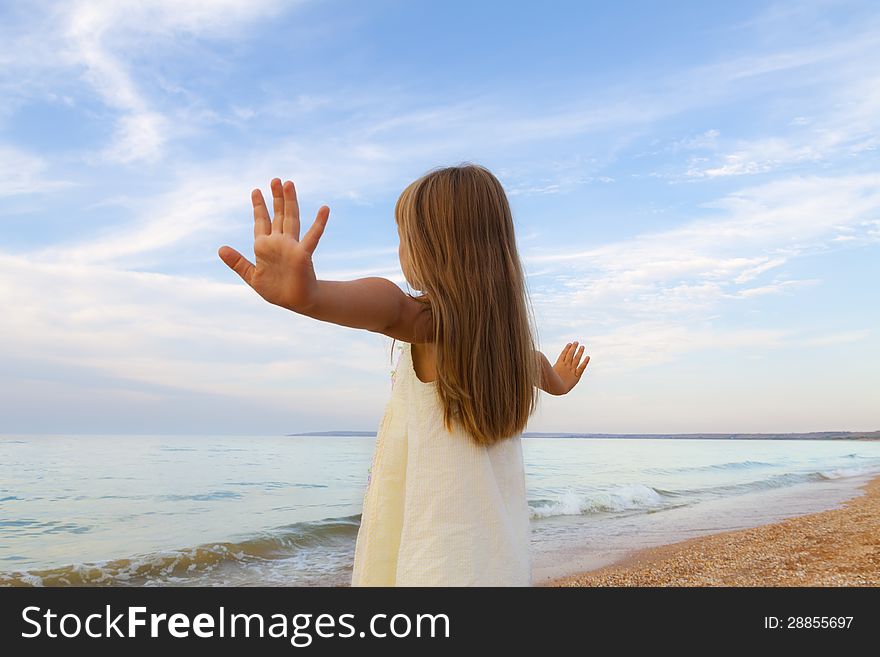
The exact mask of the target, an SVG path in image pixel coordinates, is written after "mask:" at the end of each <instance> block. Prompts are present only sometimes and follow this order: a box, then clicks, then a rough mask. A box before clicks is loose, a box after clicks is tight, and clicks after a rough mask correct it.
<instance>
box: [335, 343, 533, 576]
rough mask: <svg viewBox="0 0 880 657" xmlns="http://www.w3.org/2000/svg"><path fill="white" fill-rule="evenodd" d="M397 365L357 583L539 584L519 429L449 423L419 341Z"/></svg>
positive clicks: (369, 493)
mask: <svg viewBox="0 0 880 657" xmlns="http://www.w3.org/2000/svg"><path fill="white" fill-rule="evenodd" d="M402 344H403V347H402V349H401V351H400V356H399V357H398V360H397V367H396V369H395V370H394V372H393V374H392V388H391V398H390V399H389V400H388V403H387V405H386V407H385V413H384V415H383V417H382V421H381V423H380V426H379V431H378V433H377V436H376V446H375V451H374V454H373V462H372V466H371V467H370V476H369V479H368V482H367V489H366V492H365V494H364V502H363V511H362V513H361V524H360V528H359V529H358V535H357V543H356V546H355V554H354V567H353V570H352V580H351V585H352V586H531V585H532V576H531V565H532V564H531V556H530V551H529V535H530V527H529V507H528V503H527V501H526V490H525V469H524V466H523V454H522V443H521V440H522V438H521V435H518V436H515V437H512V438H508V439H505V440H502V441H500V442H498V443H496V444H494V445H492V446H490V447H486V446H481V445H478V444H477V443H476V442H475V441H474V440H473V438H471V436H470V434H468V433H466V431H465V430H464V428H463V427H462V426H461V424H460V423H459V422H457V421H456V422H453V424H452V427H453V430H452V432H451V433H450V432H447V430H446V428H445V427H444V426H443V409H442V406H441V403H440V399H439V397H438V395H437V382H436V381H431V382H428V383H425V382H423V381H421V380H419V378H418V377H417V376H416V374H415V370H414V369H413V365H412V351H411V345H410V344H409V343H407V342H404V343H402Z"/></svg>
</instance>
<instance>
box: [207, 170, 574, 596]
mask: <svg viewBox="0 0 880 657" xmlns="http://www.w3.org/2000/svg"><path fill="white" fill-rule="evenodd" d="M271 188H272V197H273V202H274V216H273V218H272V219H271V220H270V218H269V212H268V210H267V208H266V204H265V202H264V201H263V196H262V193H261V192H260V190H258V189H255V190H254V191H253V192H252V194H251V200H252V201H253V206H254V255H255V256H256V258H255V260H256V264H251V263H250V262H249V261H248V260H247V259H246V258H245V257H244V256H242V255H241V254H240V253H238V252H237V251H236V250H235V249H232V248H230V247H228V246H222V247H220V249H219V252H218V254H219V256H220V258H221V259H222V260H223V262H225V263H226V264H227V265H228V266H229V267H231V268H232V269H233V270H235V272H236V273H238V274H239V275H240V276H241V277H242V278H243V279H244V281H245V282H246V283H247V284H248V285H250V286H251V287H252V288H253V289H254V290H255V291H256V292H257V293H258V294H259V295H260V296H262V297H263V298H264V299H265V300H266V301H268V302H269V303H272V304H275V305H278V306H281V307H283V308H288V309H290V310H293V311H295V312H298V313H300V314H303V315H307V316H309V317H313V318H314V319H319V320H322V321H327V322H333V323H335V324H341V325H342V326H350V327H354V328H362V329H366V330H368V331H373V332H376V333H382V334H384V335H387V336H389V337H391V338H394V339H395V340H401V341H403V348H402V352H401V354H400V357H399V358H398V361H397V367H396V370H395V371H394V373H393V375H392V376H393V382H392V390H391V398H390V400H389V401H388V404H387V405H386V407H385V413H384V416H383V418H382V421H381V424H380V427H379V431H378V433H377V437H376V446H375V452H374V455H373V463H372V466H371V468H370V476H369V480H368V483H367V490H366V493H365V495H364V501H363V512H362V514H361V524H360V528H359V530H358V535H357V543H356V546H355V556H354V567H353V572H352V581H351V584H352V586H530V585H531V583H532V581H531V559H530V555H529V508H528V504H527V502H526V491H525V471H524V468H523V457H522V444H521V434H522V431H523V430H524V428H525V426H526V424H527V422H528V419H529V417H530V416H531V414H532V413H533V411H534V410H535V408H536V404H537V394H538V393H537V388H541V389H542V390H544V391H546V392H548V393H550V394H552V395H563V394H565V393H567V392H569V391H570V390H571V389H572V388H573V387H574V386H575V385H576V384H577V382H578V381H579V380H580V378H581V375H582V374H583V373H584V370H585V369H586V367H587V363H588V362H589V360H590V357H589V356H587V357H586V358H584V360H583V362H581V356H582V355H583V351H584V347H583V345H581V346H580V347H578V343H577V341H574V342H571V343H568V344H567V345H566V346H565V348H564V349H563V350H562V353H561V354H560V356H559V358H558V359H557V360H556V364H555V365H553V366H551V365H550V362H549V361H548V360H547V358H546V356H544V354H542V353H541V352H540V351H536V350H535V349H534V338H533V336H534V333H533V331H532V325H531V323H530V318H531V316H530V313H529V309H530V306H529V304H528V297H527V292H526V287H525V280H524V276H523V269H522V266H521V263H520V260H519V255H518V252H517V248H516V240H515V237H514V230H513V219H512V217H511V212H510V207H509V205H508V201H507V197H506V195H505V193H504V189H503V188H502V186H501V183H500V182H498V180H497V179H496V178H495V176H494V175H492V173H490V172H489V171H488V170H487V169H485V168H484V167H481V166H479V165H474V164H464V165H461V166H454V167H446V168H438V169H434V170H432V171H430V172H428V173H427V174H425V175H424V176H422V177H421V178H419V179H418V180H416V181H415V182H413V183H411V184H410V185H409V186H408V187H407V188H406V189H405V190H404V191H403V193H402V194H401V195H400V198H399V199H398V201H397V205H396V207H395V209H394V215H395V220H396V222H397V232H398V236H399V239H400V247H399V250H398V253H399V257H400V265H401V268H402V270H403V273H404V276H405V278H406V281H407V283H408V284H409V285H410V286H411V287H412V288H414V289H416V290H419V291H420V292H421V294H419V295H417V296H414V295H411V294H407V293H404V292H403V291H402V290H401V289H400V288H399V287H398V286H397V285H396V284H394V283H393V282H391V281H389V280H387V279H384V278H375V277H370V278H361V279H358V280H354V281H325V280H318V279H317V278H316V276H315V271H314V268H313V266H312V254H313V253H314V251H315V248H316V247H317V245H318V241H319V240H320V238H321V235H322V234H323V232H324V228H325V226H326V225H327V218H328V217H329V215H330V208H328V207H327V206H326V205H324V206H321V207H320V208H319V210H318V214H317V217H316V218H315V221H314V223H313V224H312V226H311V228H309V230H308V232H307V233H306V234H305V235H304V236H303V237H302V239H300V221H299V206H298V204H297V199H296V190H295V189H294V186H293V183H292V182H291V181H287V182H285V183H284V184H283V185H282V183H281V180H279V179H278V178H275V179H273V180H272V182H271ZM392 353H393V351H392Z"/></svg>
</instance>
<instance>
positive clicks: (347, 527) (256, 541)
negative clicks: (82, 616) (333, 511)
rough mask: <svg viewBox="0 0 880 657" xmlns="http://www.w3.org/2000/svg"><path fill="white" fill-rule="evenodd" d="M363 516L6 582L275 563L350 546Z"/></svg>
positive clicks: (23, 574)
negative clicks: (311, 551)
mask: <svg viewBox="0 0 880 657" xmlns="http://www.w3.org/2000/svg"><path fill="white" fill-rule="evenodd" d="M359 524H360V515H354V516H347V517H344V518H328V519H325V520H317V521H312V522H301V523H296V524H293V525H287V526H284V527H278V528H276V529H273V530H271V531H268V532H262V533H260V534H257V535H254V536H250V537H247V538H244V539H243V540H241V541H237V542H218V543H207V544H204V545H198V546H195V547H189V548H182V549H177V550H162V551H157V552H153V553H150V554H143V555H138V556H135V557H131V558H124V559H114V560H110V561H103V562H96V563H84V564H72V565H67V566H60V567H56V568H46V569H34V570H28V571H13V572H0V586H145V585H151V584H156V583H162V582H166V581H168V580H170V579H173V578H187V577H193V576H196V575H200V574H203V573H205V572H207V571H213V570H216V569H219V568H223V567H226V566H230V565H233V566H234V565H247V564H251V563H258V562H271V561H273V560H277V559H286V558H290V557H294V556H296V555H297V554H298V553H300V552H302V551H304V550H310V549H321V550H324V549H327V548H333V547H334V546H348V545H349V544H350V543H351V542H352V541H353V540H354V538H355V537H356V536H357V530H358V526H359Z"/></svg>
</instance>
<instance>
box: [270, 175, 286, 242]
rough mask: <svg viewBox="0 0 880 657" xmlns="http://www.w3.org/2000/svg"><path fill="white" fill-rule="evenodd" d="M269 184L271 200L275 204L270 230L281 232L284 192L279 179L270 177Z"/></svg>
mask: <svg viewBox="0 0 880 657" xmlns="http://www.w3.org/2000/svg"><path fill="white" fill-rule="evenodd" d="M269 186H270V187H271V188H272V202H273V205H274V206H275V212H274V214H273V215H272V232H273V233H281V232H283V226H284V194H283V192H282V190H281V179H280V178H272V182H270V183H269Z"/></svg>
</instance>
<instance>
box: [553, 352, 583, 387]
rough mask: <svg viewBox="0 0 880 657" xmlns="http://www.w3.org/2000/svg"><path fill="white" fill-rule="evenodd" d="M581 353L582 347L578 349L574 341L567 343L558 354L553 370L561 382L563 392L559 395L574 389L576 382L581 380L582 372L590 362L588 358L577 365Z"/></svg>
mask: <svg viewBox="0 0 880 657" xmlns="http://www.w3.org/2000/svg"><path fill="white" fill-rule="evenodd" d="M583 353H584V345H581V346H580V347H578V343H577V341H576V340H575V341H574V342H569V343H568V344H567V345H565V348H564V349H563V350H562V353H561V354H559V358H557V359H556V364H555V365H553V370H554V371H555V372H556V373H557V374H558V375H559V378H560V379H561V380H562V383H563V386H564V392H562V393H561V394H565V393H567V392H569V391H570V390H571V389H572V388H574V387H575V385H577V382H578V381H580V380H581V375H582V374H583V373H584V370H585V369H587V364H588V363H589V362H590V357H589V356H587V357H586V358H585V359H584V361H583V362H582V363H581V364H580V365H578V362H579V361H580V359H581V356H582V355H583Z"/></svg>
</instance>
